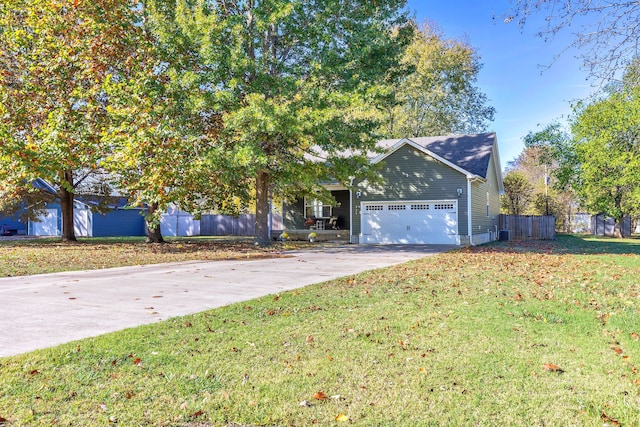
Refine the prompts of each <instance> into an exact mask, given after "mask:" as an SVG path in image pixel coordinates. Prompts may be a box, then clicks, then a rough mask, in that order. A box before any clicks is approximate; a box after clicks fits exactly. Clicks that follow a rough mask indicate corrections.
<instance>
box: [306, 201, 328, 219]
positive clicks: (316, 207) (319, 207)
mask: <svg viewBox="0 0 640 427" xmlns="http://www.w3.org/2000/svg"><path fill="white" fill-rule="evenodd" d="M307 208H311V212H312V215H311V216H312V217H315V218H328V217H331V215H332V214H333V205H328V204H326V203H323V202H322V201H320V200H318V199H308V198H306V197H305V198H304V216H305V217H306V218H308V217H309V216H308V215H307ZM326 208H329V215H323V211H324V209H326Z"/></svg>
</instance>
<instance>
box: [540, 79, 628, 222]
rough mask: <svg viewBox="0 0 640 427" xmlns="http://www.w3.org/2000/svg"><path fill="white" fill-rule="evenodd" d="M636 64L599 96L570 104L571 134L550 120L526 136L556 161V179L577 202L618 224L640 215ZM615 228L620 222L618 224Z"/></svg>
mask: <svg viewBox="0 0 640 427" xmlns="http://www.w3.org/2000/svg"><path fill="white" fill-rule="evenodd" d="M636 76H637V67H630V68H628V69H627V72H626V73H625V75H624V77H623V82H622V83H620V84H616V85H614V86H611V87H609V88H608V89H607V91H606V92H604V93H603V94H602V96H600V97H599V98H597V99H595V100H591V101H589V102H581V103H578V104H577V105H576V106H575V108H574V117H573V119H572V126H571V135H566V136H563V133H561V132H559V128H558V127H557V125H550V126H548V127H547V128H546V129H545V130H543V131H542V136H540V135H538V136H537V137H535V138H532V139H531V140H530V141H531V142H535V143H537V144H539V145H542V146H543V147H544V148H545V150H546V151H547V152H548V153H549V155H550V156H551V157H552V158H553V159H555V160H556V161H557V162H558V169H557V171H556V173H555V175H556V177H557V178H558V184H559V185H560V186H563V187H570V188H572V189H573V190H574V191H575V193H576V194H577V196H578V197H579V200H580V202H581V204H582V205H583V206H584V207H585V208H587V209H588V210H590V211H591V212H594V213H596V212H597V213H606V214H608V215H611V216H612V217H614V218H615V219H616V223H617V224H618V225H619V224H620V222H621V220H622V217H623V216H624V215H627V214H634V215H638V214H640V191H639V190H638V189H639V188H640V85H638V83H637V78H636ZM617 229H618V230H619V227H618V228H617Z"/></svg>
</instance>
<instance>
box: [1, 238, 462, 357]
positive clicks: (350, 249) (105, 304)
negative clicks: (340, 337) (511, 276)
mask: <svg viewBox="0 0 640 427" xmlns="http://www.w3.org/2000/svg"><path fill="white" fill-rule="evenodd" d="M452 248H453V247H452V246H444V245H439V246H418V245H416V246H413V245H386V246H377V245H366V246H365V245H348V246H340V247H331V248H326V249H320V250H309V251H296V252H286V253H283V254H280V255H278V256H275V257H273V258H268V259H258V260H242V261H192V262H183V263H171V264H158V265H145V266H136V267H123V268H111V269H104V270H90V271H77V272H65V273H54V274H42V275H34V276H24V277H7V278H0V357H3V356H10V355H15V354H20V353H25V352H29V351H32V350H36V349H40V348H45V347H50V346H54V345H58V344H62V343H66V342H70V341H74V340H77V339H82V338H87V337H92V336H97V335H100V334H104V333H108V332H113V331H117V330H121V329H125V328H128V327H134V326H139V325H143V324H148V323H153V322H157V321H161V320H166V319H168V318H171V317H175V316H180V315H186V314H191V313H196V312H200V311H204V310H208V309H212V308H216V307H221V306H225V305H228V304H232V303H235V302H239V301H247V300H250V299H253V298H257V297H261V296H264V295H270V294H277V293H279V292H283V291H287V290H292V289H296V288H300V287H303V286H307V285H310V284H313V283H320V282H323V281H326V280H330V279H334V278H337V277H342V276H347V275H351V274H355V273H359V272H362V271H366V270H371V269H375V268H382V267H387V266H390V265H393V264H399V263H403V262H406V261H410V260H413V259H417V258H422V257H425V256H429V255H432V254H436V253H439V252H443V251H446V250H450V249H452Z"/></svg>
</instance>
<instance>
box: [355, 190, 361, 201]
mask: <svg viewBox="0 0 640 427" xmlns="http://www.w3.org/2000/svg"><path fill="white" fill-rule="evenodd" d="M361 196H362V192H360V191H356V197H357V198H358V199H359V198H360V197H361Z"/></svg>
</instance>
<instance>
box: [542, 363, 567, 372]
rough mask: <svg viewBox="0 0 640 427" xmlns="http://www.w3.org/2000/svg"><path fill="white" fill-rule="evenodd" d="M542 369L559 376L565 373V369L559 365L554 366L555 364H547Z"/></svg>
mask: <svg viewBox="0 0 640 427" xmlns="http://www.w3.org/2000/svg"><path fill="white" fill-rule="evenodd" d="M542 367H543V368H544V369H545V370H547V371H549V372H557V373H559V374H561V373H563V372H564V369H562V368H561V367H560V366H558V365H554V364H553V363H545V364H544V365H542Z"/></svg>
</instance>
